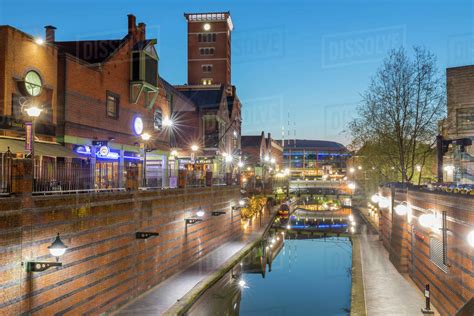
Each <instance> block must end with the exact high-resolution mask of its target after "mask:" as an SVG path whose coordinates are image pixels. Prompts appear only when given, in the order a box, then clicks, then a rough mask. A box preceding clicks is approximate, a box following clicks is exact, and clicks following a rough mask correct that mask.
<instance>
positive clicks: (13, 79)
mask: <svg viewBox="0 0 474 316" xmlns="http://www.w3.org/2000/svg"><path fill="white" fill-rule="evenodd" d="M57 59H58V50H57V48H56V47H55V46H54V45H43V44H41V43H40V42H39V41H37V39H35V38H33V37H32V36H30V35H28V34H26V33H23V32H22V31H20V30H17V29H15V28H13V27H11V26H0V153H4V152H6V151H7V150H8V149H10V151H11V152H12V153H13V154H14V155H15V156H18V157H23V156H24V155H25V154H26V153H27V151H26V150H25V123H26V122H30V121H31V120H32V118H31V117H29V116H28V115H27V113H26V109H27V108H29V107H31V106H37V107H39V108H42V112H41V115H40V116H39V117H38V118H37V119H36V143H37V144H36V146H35V149H36V155H38V156H45V155H49V156H50V157H51V158H53V157H57V156H61V157H64V155H66V156H67V157H74V156H75V155H74V154H72V153H69V152H68V151H67V150H63V148H62V147H61V146H59V144H58V143H57V141H58V139H57V138H56V134H57V131H58V115H57V112H58V111H57V110H58V103H57V96H58V66H57Z"/></svg>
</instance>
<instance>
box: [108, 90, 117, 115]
mask: <svg viewBox="0 0 474 316" xmlns="http://www.w3.org/2000/svg"><path fill="white" fill-rule="evenodd" d="M119 102H120V98H119V96H118V95H116V94H114V93H112V92H109V91H107V102H106V110H107V117H110V118H113V119H118V117H119Z"/></svg>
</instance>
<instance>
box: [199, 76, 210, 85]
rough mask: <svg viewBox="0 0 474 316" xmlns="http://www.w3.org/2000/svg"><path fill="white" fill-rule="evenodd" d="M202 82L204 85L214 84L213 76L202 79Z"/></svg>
mask: <svg viewBox="0 0 474 316" xmlns="http://www.w3.org/2000/svg"><path fill="white" fill-rule="evenodd" d="M201 83H202V85H203V86H209V85H211V84H212V78H204V79H201Z"/></svg>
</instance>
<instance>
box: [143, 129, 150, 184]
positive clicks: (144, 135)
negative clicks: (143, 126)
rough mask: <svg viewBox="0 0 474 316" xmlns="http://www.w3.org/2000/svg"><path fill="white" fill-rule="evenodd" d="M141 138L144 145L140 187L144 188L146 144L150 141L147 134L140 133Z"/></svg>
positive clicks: (145, 182)
mask: <svg viewBox="0 0 474 316" xmlns="http://www.w3.org/2000/svg"><path fill="white" fill-rule="evenodd" d="M141 138H142V140H143V141H144V144H143V169H142V176H143V180H142V183H143V184H142V185H143V186H144V187H146V185H147V181H146V151H147V147H148V146H147V142H148V141H149V140H150V139H151V135H150V134H148V133H142V135H141Z"/></svg>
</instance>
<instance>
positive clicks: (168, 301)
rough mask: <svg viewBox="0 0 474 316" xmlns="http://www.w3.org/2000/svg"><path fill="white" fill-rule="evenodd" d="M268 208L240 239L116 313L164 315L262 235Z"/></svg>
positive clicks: (266, 220) (268, 213) (267, 216)
mask: <svg viewBox="0 0 474 316" xmlns="http://www.w3.org/2000/svg"><path fill="white" fill-rule="evenodd" d="M271 215H272V214H270V212H269V211H268V210H267V211H265V213H264V216H263V217H262V223H261V224H260V220H259V218H255V219H254V220H253V221H251V223H250V225H249V226H248V228H247V229H245V232H244V234H243V236H242V238H240V239H239V240H234V241H230V242H227V243H225V244H223V245H222V246H220V247H219V248H217V249H215V250H214V251H212V252H210V253H209V254H208V255H206V256H204V257H203V258H201V259H200V260H198V261H197V262H196V263H195V264H193V265H192V266H190V267H189V268H187V269H186V270H184V271H182V272H179V273H177V274H175V275H174V276H172V277H170V278H169V279H167V280H165V281H163V282H162V283H160V284H159V285H158V286H156V287H154V288H152V289H151V290H150V291H148V292H146V293H145V294H144V295H142V296H140V297H138V298H136V299H135V300H133V301H132V302H131V303H129V304H127V305H125V306H123V307H122V308H121V309H119V310H118V311H116V312H114V313H113V314H114V315H140V316H142V315H161V314H162V313H164V312H165V311H167V310H168V309H169V308H170V307H171V306H173V304H174V303H176V301H177V300H178V299H180V298H181V297H183V296H184V295H185V294H186V293H187V292H189V291H190V290H191V289H192V288H193V287H194V286H195V285H196V284H197V283H199V282H200V281H201V280H203V279H204V278H205V277H207V276H208V275H209V274H211V273H212V272H214V271H215V270H216V269H218V268H219V267H220V266H222V265H223V264H224V263H225V262H226V261H227V260H228V259H230V258H231V257H232V256H233V255H234V254H236V253H237V252H238V251H240V250H241V249H242V248H244V247H245V246H246V245H247V244H249V243H250V242H252V241H253V240H255V239H256V238H260V236H261V234H262V233H263V231H264V230H265V227H266V225H267V223H268V222H269V220H270V218H271Z"/></svg>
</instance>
